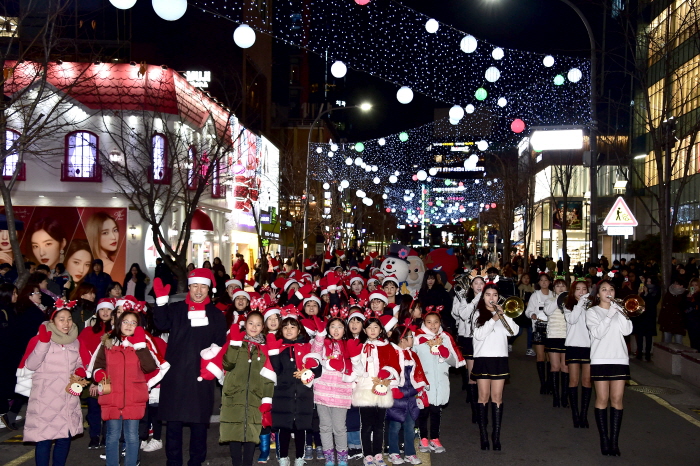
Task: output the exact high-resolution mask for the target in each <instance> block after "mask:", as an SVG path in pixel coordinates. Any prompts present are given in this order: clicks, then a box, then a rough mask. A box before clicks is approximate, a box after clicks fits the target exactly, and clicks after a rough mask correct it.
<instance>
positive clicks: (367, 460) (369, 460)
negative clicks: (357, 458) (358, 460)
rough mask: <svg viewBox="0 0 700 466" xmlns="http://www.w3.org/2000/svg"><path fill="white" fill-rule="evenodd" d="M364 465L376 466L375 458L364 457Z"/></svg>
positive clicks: (370, 456)
mask: <svg viewBox="0 0 700 466" xmlns="http://www.w3.org/2000/svg"><path fill="white" fill-rule="evenodd" d="M362 464H363V465H364V466H374V456H372V455H367V456H365V457H364V459H363V460H362Z"/></svg>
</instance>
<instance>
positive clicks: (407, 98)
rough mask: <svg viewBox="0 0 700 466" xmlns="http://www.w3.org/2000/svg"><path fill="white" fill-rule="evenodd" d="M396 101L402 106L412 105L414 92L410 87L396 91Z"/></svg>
mask: <svg viewBox="0 0 700 466" xmlns="http://www.w3.org/2000/svg"><path fill="white" fill-rule="evenodd" d="M396 100H398V101H399V102H400V103H402V104H410V103H411V101H412V100H413V91H412V90H411V88H410V87H408V86H402V87H401V88H400V89H399V90H398V91H396Z"/></svg>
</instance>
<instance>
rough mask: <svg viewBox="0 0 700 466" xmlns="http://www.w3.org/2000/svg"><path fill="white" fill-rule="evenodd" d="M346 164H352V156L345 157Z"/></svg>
mask: <svg viewBox="0 0 700 466" xmlns="http://www.w3.org/2000/svg"><path fill="white" fill-rule="evenodd" d="M345 165H352V159H351V158H350V157H348V158H347V159H345Z"/></svg>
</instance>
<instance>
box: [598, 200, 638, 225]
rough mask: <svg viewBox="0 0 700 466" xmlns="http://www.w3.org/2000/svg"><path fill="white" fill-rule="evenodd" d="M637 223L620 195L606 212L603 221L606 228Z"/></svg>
mask: <svg viewBox="0 0 700 466" xmlns="http://www.w3.org/2000/svg"><path fill="white" fill-rule="evenodd" d="M637 225H639V222H637V219H636V218H635V217H634V215H633V214H632V211H631V210H630V208H629V207H628V206H627V203H626V202H625V200H624V199H623V198H622V196H620V197H618V198H617V200H616V201H615V203H614V204H613V206H612V208H611V209H610V212H608V216H607V217H605V221H604V222H603V226H604V227H606V228H610V227H636V226H637Z"/></svg>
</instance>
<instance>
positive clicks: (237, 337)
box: [228, 322, 245, 346]
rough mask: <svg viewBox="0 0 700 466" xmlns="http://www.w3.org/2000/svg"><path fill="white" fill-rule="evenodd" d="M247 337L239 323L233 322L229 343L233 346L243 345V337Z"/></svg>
mask: <svg viewBox="0 0 700 466" xmlns="http://www.w3.org/2000/svg"><path fill="white" fill-rule="evenodd" d="M244 337H245V332H244V331H243V329H242V328H241V326H240V325H238V324H237V323H235V322H234V323H233V325H231V328H230V329H229V331H228V339H229V344H231V345H233V346H241V345H242V344H243V338H244Z"/></svg>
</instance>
